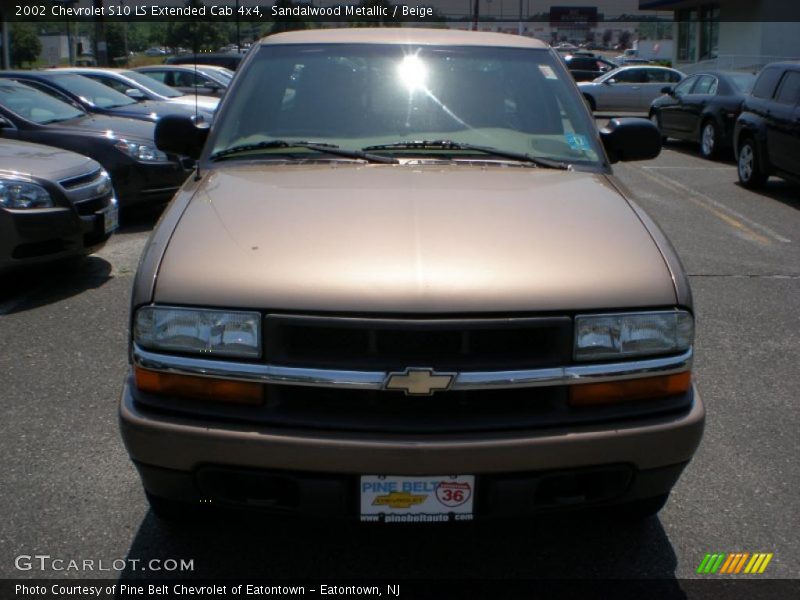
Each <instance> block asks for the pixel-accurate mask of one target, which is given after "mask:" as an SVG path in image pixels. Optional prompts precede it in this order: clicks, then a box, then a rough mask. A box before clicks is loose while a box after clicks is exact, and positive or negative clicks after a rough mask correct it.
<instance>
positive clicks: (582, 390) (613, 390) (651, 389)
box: [569, 371, 692, 406]
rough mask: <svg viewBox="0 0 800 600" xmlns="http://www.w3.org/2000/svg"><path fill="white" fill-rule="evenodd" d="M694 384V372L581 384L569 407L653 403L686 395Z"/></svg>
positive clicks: (572, 391) (571, 390) (572, 388)
mask: <svg viewBox="0 0 800 600" xmlns="http://www.w3.org/2000/svg"><path fill="white" fill-rule="evenodd" d="M691 385H692V373H691V371H685V372H683V373H676V374H674V375H659V376H658V377H643V378H641V379H627V380H625V381H606V382H603V383H581V384H578V385H572V386H570V388H569V404H570V406H602V405H605V404H616V403H619V402H630V401H633V400H651V399H656V398H664V397H666V396H674V395H676V394H682V393H684V392H686V391H687V390H688V389H689V388H690V387H691Z"/></svg>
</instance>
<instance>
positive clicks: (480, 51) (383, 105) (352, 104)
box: [212, 44, 602, 164]
mask: <svg viewBox="0 0 800 600" xmlns="http://www.w3.org/2000/svg"><path fill="white" fill-rule="evenodd" d="M568 77H569V75H568V74H567V72H566V71H565V70H564V67H563V65H561V64H559V61H558V59H557V58H555V57H554V56H553V55H552V54H551V53H550V52H549V51H547V50H544V49H542V50H539V49H519V48H496V47H480V46H478V47H473V46H465V47H437V46H412V45H378V44H363V45H362V44H353V45H344V44H336V45H300V44H297V45H285V46H282V45H274V46H270V45H266V46H264V47H262V48H261V49H259V51H258V54H257V55H256V56H255V57H254V59H253V60H252V62H251V63H250V64H249V65H248V67H247V72H246V73H245V74H244V75H243V79H242V80H241V81H240V83H239V87H238V88H237V90H236V94H235V95H234V96H232V97H231V98H230V104H229V105H228V106H226V110H225V112H224V114H223V115H222V118H221V120H220V121H219V122H218V123H217V126H216V128H215V129H216V131H215V136H214V140H213V142H212V153H213V154H217V153H219V152H225V151H226V150H229V149H231V148H234V147H237V146H247V145H256V144H259V143H262V142H267V141H269V140H275V139H280V140H284V141H292V140H304V141H311V142H315V143H319V142H324V143H328V144H336V145H337V146H339V147H340V148H344V149H350V150H357V149H364V148H370V147H379V146H391V147H384V148H379V149H378V148H373V149H372V150H371V151H372V152H378V153H380V154H384V155H386V154H390V155H395V156H398V157H402V156H403V155H406V156H407V155H409V154H416V155H419V154H425V155H436V154H443V153H445V154H448V155H450V156H452V157H453V158H458V157H459V156H461V155H466V154H470V155H472V156H476V155H478V156H482V157H483V158H484V159H486V156H487V155H486V153H485V152H483V153H479V152H476V151H474V150H473V151H470V150H469V149H467V148H466V146H467V145H473V146H481V147H483V148H493V149H497V150H503V151H506V152H508V153H516V154H519V155H529V156H534V157H540V158H546V159H553V160H557V161H563V162H567V163H570V164H574V163H596V162H598V161H599V160H601V159H600V157H601V156H602V152H601V151H600V150H599V148H598V143H597V134H596V128H595V126H594V123H593V122H592V120H591V119H590V118H589V114H588V113H587V111H586V108H585V107H584V106H583V101H582V99H581V98H580V96H579V95H578V94H577V93H576V92H575V90H574V87H573V86H572V83H571V79H569V80H568V79H567V78H568ZM244 115H246V118H242V117H243V116H244ZM425 140H428V141H441V140H447V142H448V143H431V144H410V143H409V142H420V141H425ZM458 144H461V145H462V146H464V148H462V149H457V148H456V146H457V145H458ZM276 152H278V153H280V152H283V153H286V152H287V150H286V148H285V147H283V148H281V147H278V148H275V147H272V148H270V149H262V150H261V151H260V152H258V151H257V152H256V154H258V153H262V154H270V153H271V154H274V153H276ZM253 156H255V154H253V153H252V152H251V153H245V154H243V157H245V158H252V157H253ZM487 160H488V159H487Z"/></svg>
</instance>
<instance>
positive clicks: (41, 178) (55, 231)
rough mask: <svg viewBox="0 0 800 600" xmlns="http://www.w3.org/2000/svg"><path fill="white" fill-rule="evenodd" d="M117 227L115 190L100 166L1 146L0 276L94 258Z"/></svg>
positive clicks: (27, 147)
mask: <svg viewBox="0 0 800 600" xmlns="http://www.w3.org/2000/svg"><path fill="white" fill-rule="evenodd" d="M117 224H118V220H117V200H116V198H114V188H113V187H112V185H111V178H110V177H109V176H108V173H106V171H105V169H103V167H101V166H100V164H99V163H97V162H96V161H94V160H92V159H91V158H88V157H86V156H81V155H80V154H76V153H74V152H68V151H66V150H62V149H61V148H52V147H50V146H43V145H41V144H29V143H27V142H18V141H12V140H0V272H2V271H5V270H7V269H9V268H12V267H17V266H25V265H29V264H33V263H41V262H45V261H52V260H55V259H62V258H68V257H72V256H81V255H84V254H89V253H91V252H94V251H96V250H98V249H99V248H100V247H102V245H103V244H105V242H106V240H107V239H108V238H109V237H110V236H111V233H112V232H113V231H114V230H115V229H116V228H117Z"/></svg>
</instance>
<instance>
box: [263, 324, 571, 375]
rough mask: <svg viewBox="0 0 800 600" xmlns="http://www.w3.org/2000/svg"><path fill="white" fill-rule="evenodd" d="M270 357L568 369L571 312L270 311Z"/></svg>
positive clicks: (372, 364) (382, 365) (346, 365)
mask: <svg viewBox="0 0 800 600" xmlns="http://www.w3.org/2000/svg"><path fill="white" fill-rule="evenodd" d="M264 339H265V340H266V344H265V346H266V356H265V358H266V360H267V362H269V363H272V364H279V365H289V366H302V367H316V368H327V369H354V370H358V369H364V370H379V369H383V370H400V369H405V368H406V367H431V368H434V369H440V370H455V371H464V370H473V371H474V370H509V369H533V368H542V367H553V366H563V365H565V364H568V363H569V362H570V359H571V352H572V321H571V319H570V318H569V317H541V318H538V317H537V318H510V319H368V318H332V317H313V316H293V315H267V317H266V319H265V323H264Z"/></svg>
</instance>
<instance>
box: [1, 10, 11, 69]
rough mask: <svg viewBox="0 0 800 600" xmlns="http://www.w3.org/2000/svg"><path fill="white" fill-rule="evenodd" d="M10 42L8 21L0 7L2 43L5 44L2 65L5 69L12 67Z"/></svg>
mask: <svg viewBox="0 0 800 600" xmlns="http://www.w3.org/2000/svg"><path fill="white" fill-rule="evenodd" d="M9 42H10V36H9V35H8V21H6V17H5V15H4V14H3V11H2V9H0V44H3V59H2V67H3V68H4V69H10V68H11V52H10V51H9V48H8V45H9Z"/></svg>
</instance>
